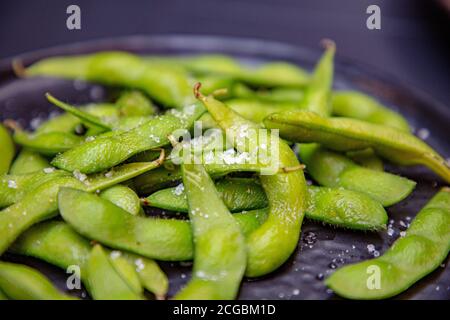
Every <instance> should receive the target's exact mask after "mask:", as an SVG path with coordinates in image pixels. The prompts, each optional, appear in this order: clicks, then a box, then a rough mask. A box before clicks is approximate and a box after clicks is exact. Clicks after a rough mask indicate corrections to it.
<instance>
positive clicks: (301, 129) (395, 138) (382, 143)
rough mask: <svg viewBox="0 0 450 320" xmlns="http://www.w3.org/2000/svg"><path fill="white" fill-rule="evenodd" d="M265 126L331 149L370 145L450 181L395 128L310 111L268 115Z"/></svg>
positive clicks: (424, 150)
mask: <svg viewBox="0 0 450 320" xmlns="http://www.w3.org/2000/svg"><path fill="white" fill-rule="evenodd" d="M264 124H265V125H266V126H267V127H268V128H278V129H279V130H280V135H281V136H282V137H283V138H285V139H288V140H290V141H296V142H317V143H320V144H321V145H323V146H324V147H327V148H329V149H332V150H337V151H352V150H361V149H366V148H372V149H373V150H374V151H375V152H376V153H377V154H378V155H380V156H381V157H383V158H385V159H387V160H389V161H392V162H393V163H397V164H400V165H418V164H420V165H425V166H427V167H428V168H430V169H431V170H433V171H434V172H435V173H437V174H438V175H439V176H441V177H442V178H443V179H444V180H445V181H447V182H450V167H449V166H448V164H447V163H446V161H445V160H444V159H443V158H442V157H441V156H440V155H439V154H438V153H437V152H436V151H434V150H433V149H432V148H431V147H430V146H428V145H427V144H426V143H425V142H423V141H422V140H420V139H419V138H416V137H415V136H413V135H411V134H409V133H407V132H405V131H401V130H398V129H395V128H391V127H387V126H383V125H377V124H373V123H368V122H364V121H360V120H356V119H349V118H328V119H327V118H322V117H320V116H318V115H317V114H315V113H313V112H307V111H286V112H282V113H276V114H272V115H270V116H268V117H267V118H266V119H265V120H264Z"/></svg>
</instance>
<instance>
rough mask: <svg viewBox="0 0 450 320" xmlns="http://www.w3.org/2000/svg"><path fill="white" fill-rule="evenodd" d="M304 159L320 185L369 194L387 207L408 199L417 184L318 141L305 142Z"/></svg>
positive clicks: (301, 156) (302, 148)
mask: <svg viewBox="0 0 450 320" xmlns="http://www.w3.org/2000/svg"><path fill="white" fill-rule="evenodd" d="M300 158H301V159H302V161H303V162H304V163H305V164H306V169H307V171H308V173H309V174H310V175H311V176H312V177H313V178H314V180H316V181H317V182H318V183H319V184H321V185H323V186H326V187H343V188H345V189H348V190H353V191H358V192H361V193H365V194H367V195H369V196H370V197H371V198H373V199H375V200H377V201H378V202H380V203H381V204H382V205H383V206H384V207H387V206H390V205H393V204H395V203H397V202H400V201H401V200H403V199H405V198H406V197H407V196H408V195H409V194H410V193H411V192H412V191H413V189H414V187H415V186H416V183H415V182H414V181H411V180H409V179H406V178H403V177H399V176H396V175H394V174H391V173H387V172H383V171H377V170H371V169H367V168H363V167H360V166H358V165H357V164H356V163H354V162H353V161H351V160H350V159H348V158H347V157H345V156H343V155H341V154H339V153H336V152H333V151H328V150H325V149H323V148H321V147H320V146H318V145H316V144H302V145H301V148H300Z"/></svg>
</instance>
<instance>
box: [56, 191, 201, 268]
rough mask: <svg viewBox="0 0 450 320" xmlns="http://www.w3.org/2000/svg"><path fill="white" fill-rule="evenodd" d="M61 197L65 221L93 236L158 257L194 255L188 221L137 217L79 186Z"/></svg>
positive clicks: (145, 254)
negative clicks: (84, 190)
mask: <svg viewBox="0 0 450 320" xmlns="http://www.w3.org/2000/svg"><path fill="white" fill-rule="evenodd" d="M58 199H59V200H58V204H59V210H60V213H61V216H62V217H63V218H64V220H66V221H67V222H68V223H69V224H70V225H71V226H72V227H74V228H75V230H77V231H78V232H79V233H80V234H82V235H84V236H86V237H88V238H90V239H95V240H98V241H99V242H101V243H103V244H105V245H108V246H110V247H112V248H118V249H123V250H126V251H130V252H134V253H137V254H140V255H143V256H144V257H148V258H155V259H158V260H169V261H170V260H171V261H181V260H189V259H191V258H192V254H193V252H192V236H191V232H190V229H189V225H188V224H187V223H186V222H183V221H179V220H165V219H155V218H147V217H139V216H133V215H131V214H129V213H127V212H126V211H125V210H123V209H122V208H119V207H117V206H115V205H114V204H112V203H111V202H109V201H107V200H104V199H101V198H100V197H97V196H95V195H92V194H89V193H86V192H83V191H80V190H76V189H70V188H62V189H61V190H60V192H59V195H58ZM88 217H89V218H88ZM86 219H88V220H86ZM87 221H89V223H86V222H87Z"/></svg>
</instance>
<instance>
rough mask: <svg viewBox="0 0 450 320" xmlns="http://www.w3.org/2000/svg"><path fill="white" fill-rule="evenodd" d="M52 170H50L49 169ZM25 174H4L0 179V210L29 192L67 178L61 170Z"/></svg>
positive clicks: (65, 173) (66, 174)
mask: <svg viewBox="0 0 450 320" xmlns="http://www.w3.org/2000/svg"><path fill="white" fill-rule="evenodd" d="M50 170H52V169H50ZM48 172H49V173H46V172H44V171H43V170H42V171H38V172H34V173H27V174H17V175H16V174H5V175H3V176H1V177H0V208H5V207H7V206H10V205H12V204H14V203H16V202H17V201H19V200H20V199H22V198H23V197H24V196H25V195H26V194H27V193H28V192H29V191H31V190H34V189H35V188H36V187H38V186H40V185H41V184H43V183H46V182H47V181H50V180H53V179H55V178H57V177H63V176H68V175H69V173H67V172H65V171H62V170H55V171H48Z"/></svg>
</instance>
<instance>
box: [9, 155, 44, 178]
mask: <svg viewBox="0 0 450 320" xmlns="http://www.w3.org/2000/svg"><path fill="white" fill-rule="evenodd" d="M46 168H51V166H50V163H49V162H48V160H47V159H46V158H44V157H43V156H41V155H40V154H39V153H37V152H34V151H31V150H28V149H22V150H21V151H20V152H19V155H18V156H17V158H16V159H15V160H14V162H13V164H12V165H11V169H10V170H9V173H10V174H26V173H32V172H36V171H40V170H43V169H46ZM50 170H51V169H50Z"/></svg>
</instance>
